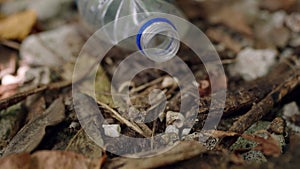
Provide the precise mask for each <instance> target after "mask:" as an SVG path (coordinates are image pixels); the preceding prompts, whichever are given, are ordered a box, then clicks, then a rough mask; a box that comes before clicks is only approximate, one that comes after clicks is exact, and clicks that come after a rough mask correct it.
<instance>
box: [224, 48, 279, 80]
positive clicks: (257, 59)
mask: <svg viewBox="0 0 300 169" xmlns="http://www.w3.org/2000/svg"><path fill="white" fill-rule="evenodd" d="M276 55H277V51H276V50H273V49H264V50H255V49H252V48H246V49H244V50H242V51H241V52H240V53H239V54H238V56H237V61H236V63H234V64H233V65H230V67H229V71H230V73H231V75H241V76H242V77H243V79H245V80H247V81H250V80H254V79H256V78H258V77H262V76H264V75H266V74H267V73H268V71H269V69H270V68H271V67H272V66H273V65H274V64H275V63H276V62H275V59H276Z"/></svg>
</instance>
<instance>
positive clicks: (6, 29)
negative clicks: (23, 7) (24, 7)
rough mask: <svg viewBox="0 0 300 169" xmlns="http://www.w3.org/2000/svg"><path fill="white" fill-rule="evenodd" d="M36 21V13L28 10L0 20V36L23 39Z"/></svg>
mask: <svg viewBox="0 0 300 169" xmlns="http://www.w3.org/2000/svg"><path fill="white" fill-rule="evenodd" d="M35 22H36V13H35V12H34V11H31V10H28V11H25V12H20V13H17V14H14V15H12V16H9V17H8V18H5V19H2V20H0V38H3V39H13V40H23V39H25V38H26V37H27V35H28V34H29V33H30V32H31V29H32V27H33V26H34V24H35Z"/></svg>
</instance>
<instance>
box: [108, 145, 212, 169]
mask: <svg viewBox="0 0 300 169" xmlns="http://www.w3.org/2000/svg"><path fill="white" fill-rule="evenodd" d="M161 152H164V153H162V154H159V153H161ZM161 152H156V153H157V154H158V155H156V156H153V157H149V158H138V159H130V158H115V159H113V160H112V161H111V162H110V163H109V164H108V165H106V168H107V169H113V168H119V169H133V168H134V169H145V168H158V167H163V166H167V165H170V164H173V163H176V162H180V161H184V160H187V159H190V158H192V157H195V156H197V155H200V154H203V153H205V152H207V149H206V148H205V147H204V146H203V145H202V144H201V143H199V142H197V141H191V142H188V141H186V142H178V143H177V144H176V145H174V147H173V148H172V149H169V148H167V149H166V150H162V151H161ZM148 153H149V154H150V155H151V154H152V155H155V152H148ZM146 156H147V155H146ZM148 156H149V155H148ZM136 157H140V156H136Z"/></svg>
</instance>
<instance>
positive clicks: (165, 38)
mask: <svg viewBox="0 0 300 169" xmlns="http://www.w3.org/2000/svg"><path fill="white" fill-rule="evenodd" d="M136 44H137V46H138V48H139V50H141V52H142V53H143V54H144V55H145V56H147V57H148V58H149V59H151V60H154V61H156V62H164V61H167V60H169V59H171V58H173V57H174V56H176V54H177V52H178V50H179V47H180V40H179V34H178V32H177V30H176V27H175V26H174V25H173V24H172V22H171V21H169V20H168V19H166V18H154V19H151V20H149V21H147V22H146V23H145V24H144V25H143V26H142V27H141V28H140V30H139V32H138V35H137V41H136Z"/></svg>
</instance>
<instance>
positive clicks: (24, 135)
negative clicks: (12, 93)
mask: <svg viewBox="0 0 300 169" xmlns="http://www.w3.org/2000/svg"><path fill="white" fill-rule="evenodd" d="M64 118H65V105H64V104H63V101H62V98H59V99H57V100H55V101H54V102H53V103H52V104H51V106H50V107H49V108H48V109H47V110H46V111H45V112H44V113H43V114H42V115H41V116H39V117H37V118H36V119H34V120H32V121H31V122H30V123H28V124H26V125H25V126H24V127H23V128H22V129H21V130H20V131H19V132H18V133H17V134H16V136H15V137H14V138H13V139H12V140H11V141H10V142H9V144H8V146H7V147H6V149H5V151H4V155H8V154H12V153H18V152H30V151H32V150H33V149H34V148H36V146H38V144H39V143H40V142H41V140H42V139H43V137H44V135H45V128H46V127H47V126H52V125H56V124H58V123H60V122H61V121H62V120H63V119H64Z"/></svg>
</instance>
